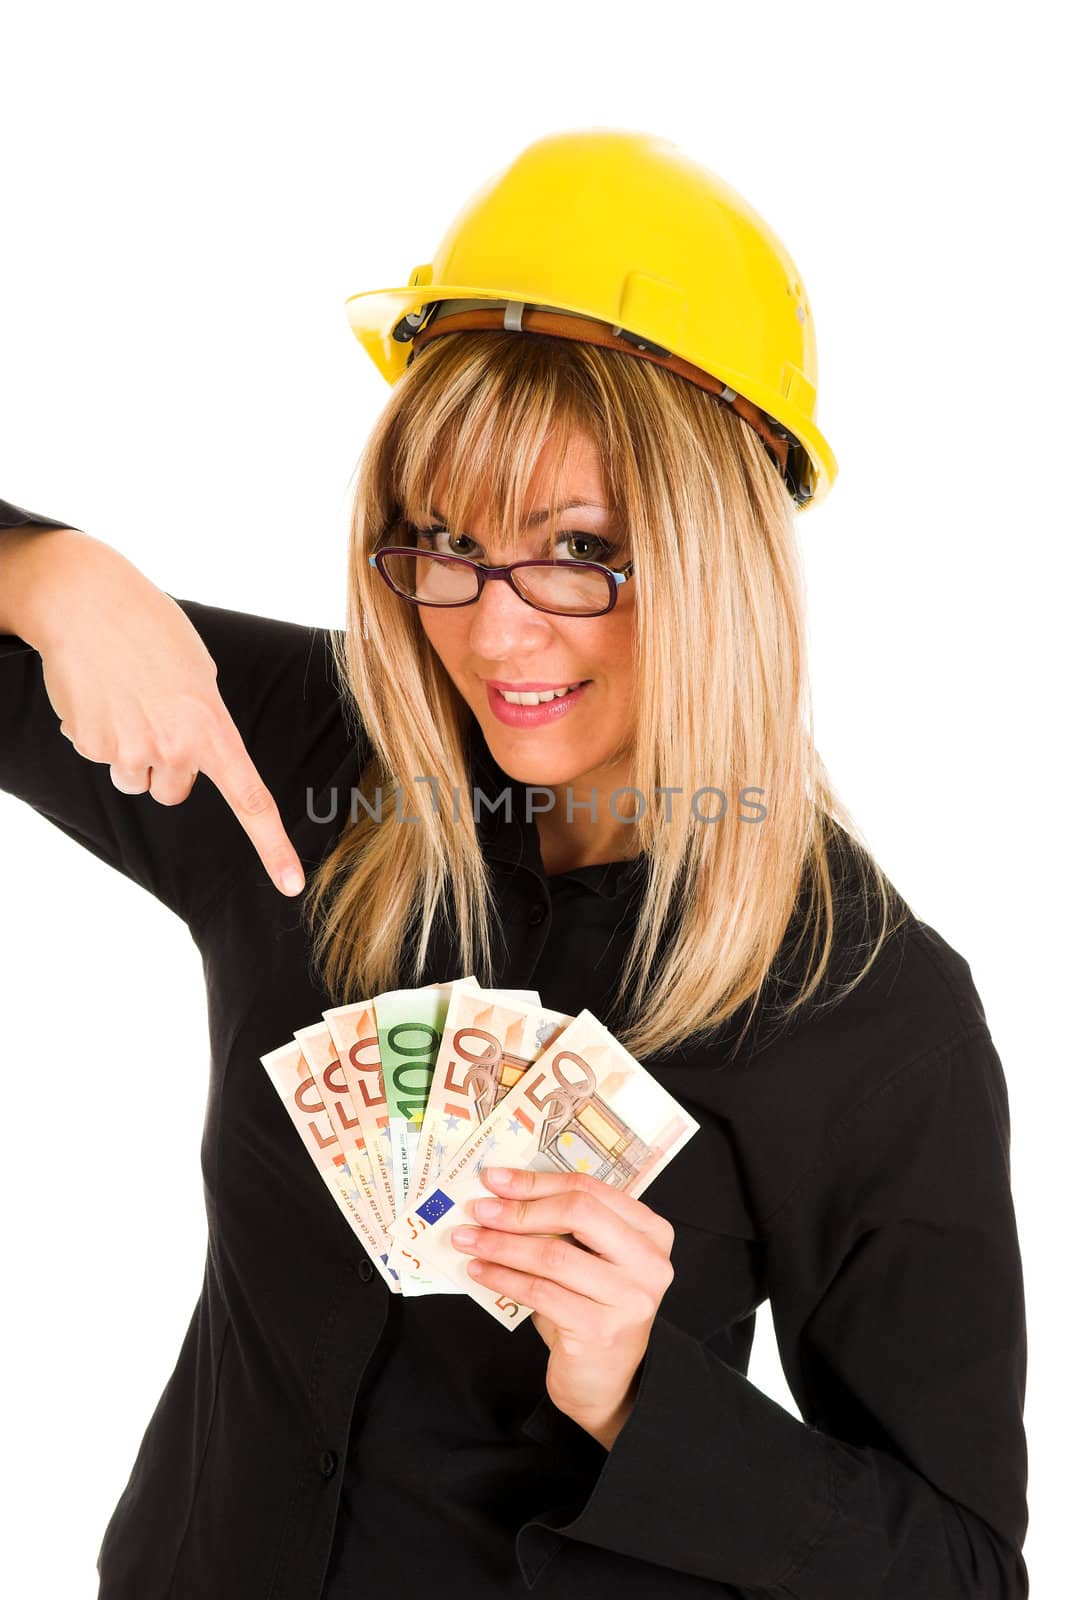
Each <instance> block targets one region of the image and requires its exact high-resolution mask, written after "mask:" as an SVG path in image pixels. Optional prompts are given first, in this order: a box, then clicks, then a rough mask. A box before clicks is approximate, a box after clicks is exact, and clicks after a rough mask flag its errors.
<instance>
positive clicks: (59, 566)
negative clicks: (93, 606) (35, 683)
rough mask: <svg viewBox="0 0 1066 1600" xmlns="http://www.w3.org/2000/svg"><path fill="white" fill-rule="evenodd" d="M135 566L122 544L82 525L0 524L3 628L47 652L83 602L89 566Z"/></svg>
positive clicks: (0, 618)
mask: <svg viewBox="0 0 1066 1600" xmlns="http://www.w3.org/2000/svg"><path fill="white" fill-rule="evenodd" d="M129 566H130V563H129V562H128V561H127V560H126V558H125V556H123V555H120V553H119V552H118V551H117V550H114V549H112V547H111V546H110V545H107V544H104V543H103V541H102V540H100V539H94V538H93V537H92V536H91V535H90V534H87V533H82V532H80V531H79V530H78V529H76V528H48V527H42V526H40V525H39V524H36V523H28V524H24V525H22V526H19V527H7V528H5V527H0V634H14V635H16V636H17V637H18V638H20V639H25V640H26V641H27V643H29V644H32V645H33V647H34V649H35V650H37V651H38V652H42V651H43V649H44V647H45V645H46V643H47V641H48V640H49V639H51V638H53V637H54V636H55V634H56V633H57V632H58V631H61V629H62V627H63V623H64V618H65V617H66V616H68V615H69V608H70V607H73V606H76V605H77V600H78V594H79V592H80V590H81V585H82V582H83V580H84V577H85V574H86V573H87V572H88V571H90V570H94V571H95V570H99V569H103V568H112V567H113V568H115V570H116V571H117V570H118V569H119V568H120V567H121V568H129Z"/></svg>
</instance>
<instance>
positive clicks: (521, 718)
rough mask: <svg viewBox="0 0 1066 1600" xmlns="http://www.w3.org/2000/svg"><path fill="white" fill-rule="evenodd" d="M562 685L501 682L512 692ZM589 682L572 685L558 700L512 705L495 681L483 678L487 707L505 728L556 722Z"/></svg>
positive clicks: (526, 691)
mask: <svg viewBox="0 0 1066 1600" xmlns="http://www.w3.org/2000/svg"><path fill="white" fill-rule="evenodd" d="M561 687H562V685H560V684H556V683H543V684H541V683H523V684H522V685H521V686H518V685H514V686H512V685H511V684H509V683H508V684H505V685H504V688H506V689H507V690H509V691H511V692H513V693H515V694H537V693H543V692H544V691H545V690H547V689H558V688H561ZM589 688H591V684H588V683H583V684H582V685H581V687H580V688H579V689H572V690H571V691H570V693H569V694H564V695H563V696H562V697H561V698H560V699H558V700H546V701H545V702H544V704H543V705H541V706H512V705H509V704H508V702H507V701H506V700H505V699H504V698H503V695H502V694H501V693H500V691H499V689H498V688H497V687H496V685H495V684H494V683H493V682H492V681H491V680H490V679H486V680H485V689H486V693H487V694H488V700H489V710H490V711H491V712H492V714H493V716H494V717H495V718H496V719H497V721H499V722H503V723H506V725H507V726H508V727H509V728H538V727H540V726H541V725H542V724H543V723H546V722H558V720H559V718H560V717H565V716H566V715H567V713H568V712H569V711H571V710H572V709H573V707H574V706H575V705H576V704H577V702H578V701H579V700H580V699H581V697H582V695H583V694H584V693H585V690H586V689H589Z"/></svg>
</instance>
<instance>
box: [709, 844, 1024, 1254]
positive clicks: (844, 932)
mask: <svg viewBox="0 0 1066 1600" xmlns="http://www.w3.org/2000/svg"><path fill="white" fill-rule="evenodd" d="M869 868H870V858H869V857H868V856H866V854H865V852H863V851H862V849H861V847H854V841H852V842H851V844H848V843H847V842H844V843H842V844H839V845H838V846H837V847H836V849H835V851H834V867H833V870H834V874H835V876H836V879H837V883H838V887H839V889H840V894H839V896H838V901H837V908H836V917H837V920H836V928H835V937H834V941H833V946H832V949H831V953H830V958H829V962H828V967H827V971H826V974H825V978H824V981H823V982H822V983H821V984H820V985H819V988H818V989H817V990H816V992H815V994H814V996H813V997H812V999H811V1001H810V1002H809V1003H806V1004H804V1005H803V1006H802V1007H801V1008H800V1009H799V1010H798V1011H797V1012H795V1013H794V1014H793V1015H792V1016H791V1017H789V1018H788V1019H787V1020H784V1021H782V1020H781V1018H780V1015H779V1010H780V1003H781V1002H782V1001H783V1000H784V999H787V997H788V996H789V994H790V992H791V987H792V986H794V983H795V971H794V965H793V964H792V963H790V962H785V963H783V964H782V969H781V972H780V973H779V975H778V978H779V981H778V983H777V985H776V987H775V988H774V989H773V992H772V1000H773V1001H774V1002H775V1003H774V1004H771V1003H769V1002H768V1003H767V1005H766V1007H765V1008H764V1011H763V1012H762V1013H760V1012H758V1011H757V1012H756V1017H755V1022H754V1025H753V1027H752V1029H751V1030H750V1036H749V1039H748V1041H747V1043H745V1044H743V1045H742V1046H741V1047H740V1048H739V1049H737V1050H735V1051H733V1050H729V1051H726V1050H724V1049H721V1048H718V1047H715V1046H713V1045H712V1046H711V1047H710V1048H709V1049H708V1050H706V1051H704V1052H692V1053H690V1054H688V1055H687V1057H686V1062H685V1066H684V1068H683V1069H682V1071H681V1073H680V1074H679V1075H678V1078H679V1081H678V1087H679V1088H681V1087H682V1084H681V1082H680V1079H681V1078H683V1080H684V1083H683V1092H684V1094H685V1096H686V1097H687V1098H688V1099H689V1100H690V1101H691V1103H692V1105H693V1107H694V1108H695V1107H698V1106H702V1108H703V1111H704V1113H706V1112H710V1113H711V1114H712V1115H713V1116H716V1117H719V1118H721V1119H723V1120H724V1121H725V1122H726V1123H727V1124H728V1126H729V1128H730V1132H731V1138H732V1140H733V1142H734V1144H735V1146H736V1148H737V1149H738V1150H739V1151H741V1152H742V1153H743V1154H742V1160H743V1164H744V1166H745V1168H746V1170H747V1175H748V1180H749V1184H750V1189H751V1198H752V1202H753V1206H754V1210H755V1212H756V1214H757V1215H758V1216H759V1217H760V1219H761V1221H762V1222H763V1223H766V1222H768V1221H769V1219H770V1218H771V1217H773V1216H774V1215H775V1214H776V1213H777V1212H778V1211H779V1209H780V1207H781V1206H782V1205H784V1204H785V1203H786V1202H787V1200H788V1199H789V1198H790V1197H791V1196H792V1195H793V1194H794V1193H796V1192H797V1191H798V1190H800V1189H801V1188H803V1187H804V1186H805V1184H806V1182H807V1180H808V1179H809V1178H814V1177H815V1176H816V1175H817V1174H818V1173H821V1174H823V1175H828V1174H830V1173H832V1172H833V1171H834V1170H835V1168H836V1166H838V1165H839V1163H840V1161H842V1160H844V1159H846V1151H847V1148H848V1147H849V1146H852V1147H854V1148H862V1149H864V1150H865V1151H866V1155H865V1156H864V1157H863V1160H864V1161H866V1160H867V1158H868V1157H869V1158H870V1159H872V1156H873V1155H875V1154H876V1153H877V1151H878V1150H879V1149H880V1148H881V1147H882V1145H883V1146H884V1148H885V1151H886V1152H887V1150H888V1148H889V1146H890V1145H891V1144H892V1139H891V1136H890V1128H891V1127H892V1126H895V1125H897V1124H899V1125H903V1124H904V1123H907V1124H908V1125H910V1126H912V1127H913V1126H919V1125H920V1124H921V1120H922V1116H923V1115H924V1114H925V1112H923V1107H924V1108H925V1111H927V1112H928V1113H929V1114H930V1115H933V1114H934V1108H936V1107H939V1106H940V1105H941V1102H942V1099H943V1096H944V1095H945V1094H949V1095H950V1096H952V1097H954V1098H955V1100H956V1101H957V1103H958V1106H959V1110H960V1115H962V1116H965V1115H966V1114H967V1112H966V1109H965V1108H966V1105H967V1104H969V1103H973V1104H975V1105H980V1104H983V1103H984V1102H986V1101H987V1100H988V1098H989V1093H990V1089H991V1091H992V1094H993V1097H996V1096H997V1095H1001V1093H1002V1075H1001V1069H1000V1067H999V1063H998V1057H997V1056H996V1054H995V1050H994V1047H993V1046H992V1041H991V1039H990V1037H989V1033H988V1028H987V1024H986V1019H985V1011H984V1006H983V1005H982V1002H981V997H980V995H979V993H978V990H977V988H976V985H975V983H974V979H973V974H972V972H971V969H970V965H969V962H968V961H967V960H966V958H965V956H964V955H963V954H962V952H960V951H959V950H957V949H955V948H954V947H953V946H952V945H951V944H950V943H949V942H948V941H947V940H946V939H945V938H944V937H943V936H942V935H941V934H940V933H939V932H938V931H937V929H936V928H934V927H932V926H930V925H929V924H928V923H926V922H924V921H922V920H921V919H920V918H919V917H917V916H916V915H915V913H914V912H913V911H912V909H911V908H910V906H909V905H907V903H906V902H905V901H904V900H903V898H902V896H900V895H899V893H898V891H896V890H895V886H894V885H892V884H891V882H890V881H889V882H888V888H889V891H890V902H891V904H890V910H891V919H890V929H889V931H888V932H887V934H886V935H885V937H884V939H883V941H882V943H881V945H880V948H879V950H878V952H877V954H876V956H875V957H874V959H873V961H872V962H871V963H870V964H869V966H868V968H867V970H866V971H865V973H864V974H863V975H862V977H861V978H860V979H859V981H858V982H857V983H855V984H854V985H853V986H850V987H849V984H850V983H851V980H852V979H853V978H854V977H855V975H856V974H857V973H859V972H860V971H862V968H863V967H864V966H865V965H866V962H867V958H868V956H869V954H870V949H871V938H872V937H875V936H876V934H877V932H878V929H879V927H880V914H879V911H878V908H877V906H876V904H874V906H873V909H872V910H871V908H870V897H869V894H868V891H869V889H870V879H869ZM793 954H794V952H793ZM693 1114H694V1115H696V1116H700V1115H701V1111H700V1110H699V1109H694V1110H693ZM871 1140H872V1143H871ZM886 1158H887V1157H886Z"/></svg>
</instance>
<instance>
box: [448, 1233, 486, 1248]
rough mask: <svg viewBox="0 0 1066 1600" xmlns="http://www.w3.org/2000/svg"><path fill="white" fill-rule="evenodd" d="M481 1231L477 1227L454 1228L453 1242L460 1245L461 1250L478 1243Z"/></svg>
mask: <svg viewBox="0 0 1066 1600" xmlns="http://www.w3.org/2000/svg"><path fill="white" fill-rule="evenodd" d="M479 1231H480V1230H479V1229H477V1228H453V1229H452V1244H455V1245H458V1246H459V1248H460V1249H461V1250H462V1249H465V1248H466V1247H467V1246H468V1245H472V1244H476V1243H477V1236H478V1233H479Z"/></svg>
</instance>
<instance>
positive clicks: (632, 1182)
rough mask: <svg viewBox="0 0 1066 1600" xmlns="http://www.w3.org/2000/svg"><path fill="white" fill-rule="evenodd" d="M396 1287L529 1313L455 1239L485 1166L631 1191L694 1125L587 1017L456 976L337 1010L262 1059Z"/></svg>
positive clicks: (511, 1317)
mask: <svg viewBox="0 0 1066 1600" xmlns="http://www.w3.org/2000/svg"><path fill="white" fill-rule="evenodd" d="M260 1060H261V1061H262V1063H263V1066H264V1067H265V1068H266V1070H267V1073H268V1074H269V1076H270V1080H271V1082H272V1083H273V1085H274V1087H275V1089H276V1090H277V1092H278V1094H279V1095H280V1096H281V1099H282V1102H283V1104H284V1106H285V1109H286V1110H287V1112H288V1113H289V1116H290V1117H291V1119H292V1122H293V1124H294V1126H295V1128H296V1130H297V1132H298V1133H299V1135H300V1137H301V1139H302V1140H303V1143H304V1148H305V1149H306V1150H307V1152H308V1154H309V1155H310V1157H311V1159H312V1161H313V1162H314V1164H315V1166H316V1168H317V1169H318V1172H319V1174H320V1175H321V1177H322V1179H323V1181H324V1182H325V1185H326V1187H327V1189H328V1190H329V1192H330V1194H331V1195H332V1196H333V1199H334V1200H335V1201H336V1203H337V1205H338V1206H339V1207H340V1209H341V1211H342V1212H343V1214H344V1217H345V1219H346V1221H347V1222H348V1224H349V1226H350V1227H351V1229H352V1231H353V1232H354V1233H355V1234H357V1235H358V1237H359V1239H360V1240H361V1241H362V1243H363V1245H364V1246H365V1248H366V1251H367V1254H368V1255H369V1257H370V1259H371V1261H372V1262H373V1263H374V1266H375V1267H376V1268H377V1270H378V1271H379V1272H380V1273H381V1276H382V1278H383V1279H384V1280H385V1282H386V1284H387V1285H388V1287H389V1290H390V1291H391V1292H392V1293H393V1294H406V1295H423V1294H467V1295H469V1296H470V1297H471V1298H472V1299H474V1300H476V1301H477V1303H478V1304H479V1305H481V1306H483V1307H484V1308H485V1310H486V1311H488V1312H489V1313H490V1314H491V1315H492V1316H494V1317H495V1318H496V1320H497V1321H498V1322H500V1323H501V1324H502V1325H503V1326H504V1327H506V1328H516V1327H517V1326H518V1324H519V1323H520V1322H523V1321H524V1320H525V1318H526V1317H528V1316H529V1315H530V1307H528V1306H523V1305H520V1304H518V1303H517V1302H516V1301H514V1300H512V1299H509V1298H508V1297H507V1296H506V1295H501V1294H498V1293H497V1292H496V1291H495V1290H493V1289H491V1288H489V1287H488V1286H487V1285H485V1284H479V1283H477V1282H476V1281H475V1280H474V1279H473V1278H471V1277H470V1276H469V1275H468V1273H467V1270H466V1258H465V1257H463V1256H462V1255H460V1253H459V1252H458V1251H457V1250H456V1249H455V1248H454V1247H453V1245H452V1244H451V1241H450V1234H451V1230H452V1228H453V1227H456V1226H458V1225H459V1224H461V1223H463V1222H470V1221H472V1220H473V1216H472V1212H471V1211H470V1202H471V1201H473V1200H475V1199H477V1198H478V1197H480V1196H483V1195H484V1194H486V1193H487V1191H486V1189H485V1186H484V1185H483V1184H482V1183H481V1181H480V1178H479V1174H480V1172H481V1168H482V1165H483V1164H486V1163H487V1164H488V1165H490V1166H505V1167H522V1168H531V1169H535V1170H539V1171H549V1172H551V1171H562V1172H586V1173H588V1174H589V1175H590V1176H591V1177H593V1178H598V1179H600V1180H602V1181H603V1182H604V1183H607V1184H610V1185H611V1186H612V1187H613V1188H616V1189H622V1190H624V1191H625V1192H626V1193H627V1194H631V1195H634V1196H638V1195H640V1194H642V1193H643V1191H644V1190H645V1189H646V1188H647V1186H648V1184H649V1183H651V1181H652V1179H653V1178H654V1177H656V1175H657V1174H658V1173H660V1172H661V1171H662V1169H663V1167H665V1166H666V1164H667V1162H669V1161H671V1160H672V1159H673V1157H674V1156H675V1155H676V1154H677V1152H678V1151H679V1150H680V1149H681V1147H682V1145H684V1144H685V1143H686V1141H687V1140H688V1139H690V1138H691V1137H692V1135H693V1134H694V1133H695V1132H696V1131H697V1129H698V1127H699V1123H698V1122H696V1121H695V1120H694V1118H692V1117H690V1116H689V1115H688V1113H687V1112H686V1111H684V1110H683V1109H682V1107H681V1106H680V1105H678V1103H677V1101H676V1100H675V1099H674V1098H673V1096H672V1095H670V1094H668V1093H667V1092H666V1090H665V1089H664V1088H663V1087H662V1085H661V1084H660V1083H659V1082H658V1081H657V1080H656V1079H655V1078H653V1077H652V1076H651V1074H650V1073H649V1072H646V1071H645V1070H644V1068H643V1067H642V1066H641V1064H640V1062H639V1061H637V1060H636V1059H635V1057H633V1056H631V1055H630V1054H629V1052H628V1051H627V1050H625V1049H624V1048H623V1046H622V1045H620V1044H619V1043H618V1040H617V1039H616V1038H615V1037H614V1036H613V1034H611V1033H610V1032H609V1031H608V1029H607V1028H605V1027H604V1025H603V1024H602V1023H601V1022H600V1021H598V1019H597V1018H596V1017H594V1016H593V1015H592V1012H591V1011H581V1012H579V1013H578V1015H577V1016H576V1017H570V1016H567V1015H565V1014H564V1013H563V1012H560V1011H550V1010H548V1009H547V1008H546V1007H545V1006H542V1005H541V1002H540V996H539V995H538V994H537V993H536V991H535V990H522V989H517V990H516V989H483V988H481V986H480V985H479V984H478V982H477V980H476V978H472V977H470V978H456V979H454V980H453V981H451V982H448V983H431V984H427V985H426V986H425V987H424V988H420V989H394V990H390V991H389V992H388V993H386V994H380V995H375V996H374V998H373V999H372V1000H359V1001H355V1002H354V1003H352V1004H350V1005H345V1006H335V1007H333V1008H332V1009H331V1010H329V1011H325V1012H323V1013H322V1018H321V1020H320V1021H316V1022H313V1023H311V1024H309V1025H308V1026H307V1027H304V1028H297V1029H296V1030H295V1031H294V1033H293V1037H292V1039H291V1040H290V1041H288V1042H287V1043H286V1044H282V1045H279V1046H278V1048H277V1049H276V1050H271V1051H268V1053H267V1054H266V1055H264V1056H261V1057H260Z"/></svg>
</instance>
